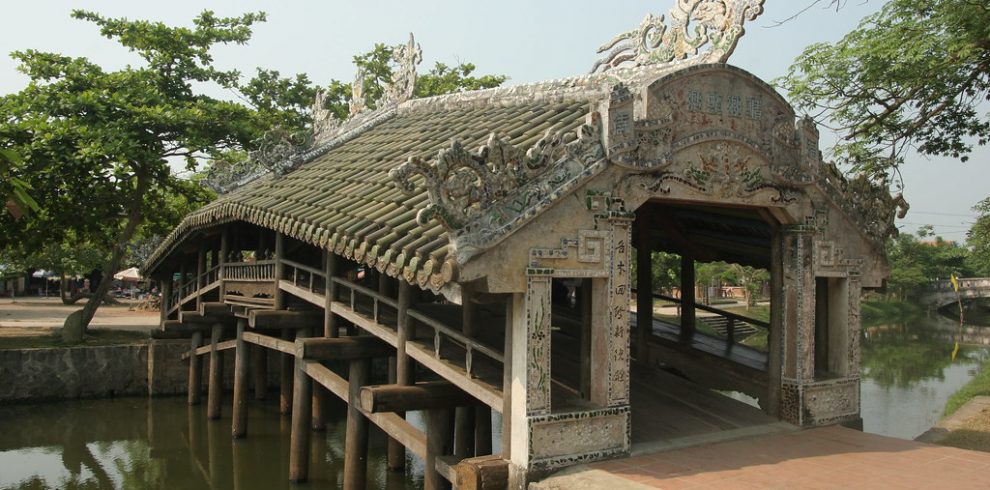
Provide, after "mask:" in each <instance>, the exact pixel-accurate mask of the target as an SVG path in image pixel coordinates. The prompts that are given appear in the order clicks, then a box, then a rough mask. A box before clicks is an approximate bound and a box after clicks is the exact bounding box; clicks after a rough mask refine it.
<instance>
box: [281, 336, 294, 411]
mask: <svg viewBox="0 0 990 490" xmlns="http://www.w3.org/2000/svg"><path fill="white" fill-rule="evenodd" d="M294 336H295V332H294V331H293V330H288V329H286V330H282V339H283V340H288V341H292V340H293V338H294ZM281 363H282V366H281V375H282V377H281V380H280V382H279V398H278V401H279V404H278V412H279V413H280V414H282V415H288V414H289V412H290V411H292V383H293V372H294V370H295V362H294V360H293V356H292V355H291V354H282V355H281Z"/></svg>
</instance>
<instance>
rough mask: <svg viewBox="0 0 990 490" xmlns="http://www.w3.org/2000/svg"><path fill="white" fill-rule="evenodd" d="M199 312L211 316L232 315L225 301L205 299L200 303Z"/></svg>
mask: <svg viewBox="0 0 990 490" xmlns="http://www.w3.org/2000/svg"><path fill="white" fill-rule="evenodd" d="M199 314H200V315H212V316H234V312H232V311H230V306H227V305H226V304H225V303H220V302H215V301H205V302H203V303H202V304H200V305H199Z"/></svg>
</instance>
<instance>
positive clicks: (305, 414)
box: [289, 334, 313, 482]
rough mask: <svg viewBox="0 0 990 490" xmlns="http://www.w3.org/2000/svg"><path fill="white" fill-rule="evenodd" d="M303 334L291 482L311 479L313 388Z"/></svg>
mask: <svg viewBox="0 0 990 490" xmlns="http://www.w3.org/2000/svg"><path fill="white" fill-rule="evenodd" d="M301 337H305V334H301V335H299V336H297V337H296V355H295V360H296V362H295V376H294V378H293V379H294V384H295V385H294V389H293V392H292V433H291V435H290V436H289V481H291V482H304V481H306V480H307V479H309V433H310V430H311V429H312V418H311V417H312V414H311V412H310V408H311V407H312V390H311V388H312V386H313V382H312V380H310V379H309V376H308V375H307V374H306V361H305V360H304V359H303V350H304V349H303V344H302V342H301V341H300V338H301Z"/></svg>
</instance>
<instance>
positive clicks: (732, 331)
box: [725, 317, 736, 348]
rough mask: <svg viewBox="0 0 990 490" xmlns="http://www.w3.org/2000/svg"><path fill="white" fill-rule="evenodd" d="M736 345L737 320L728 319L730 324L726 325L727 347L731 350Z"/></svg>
mask: <svg viewBox="0 0 990 490" xmlns="http://www.w3.org/2000/svg"><path fill="white" fill-rule="evenodd" d="M735 343H736V319H735V318H733V317H728V322H726V324H725V347H726V348H730V347H732V344H735Z"/></svg>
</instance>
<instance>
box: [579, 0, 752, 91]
mask: <svg viewBox="0 0 990 490" xmlns="http://www.w3.org/2000/svg"><path fill="white" fill-rule="evenodd" d="M675 1H676V3H675V4H674V6H673V7H671V9H670V12H669V13H668V15H669V16H670V25H668V24H667V21H666V18H665V17H664V15H662V14H661V15H659V16H654V15H653V14H647V15H646V17H645V18H644V19H643V22H641V23H640V24H639V27H638V28H636V29H633V30H631V31H629V32H625V33H622V34H619V35H618V36H616V37H614V38H612V40H611V41H609V42H607V43H605V44H603V45H602V46H601V47H600V48H598V54H604V56H602V58H601V59H599V60H598V61H597V62H595V65H594V67H593V68H592V69H591V73H596V72H598V73H604V72H607V71H610V70H613V69H616V68H619V67H620V66H622V67H637V66H647V65H674V64H684V65H698V64H705V63H725V62H726V61H728V59H729V56H730V55H731V54H732V51H733V50H735V48H736V43H737V42H738V41H739V38H740V37H742V35H743V34H744V33H745V29H744V28H743V23H744V22H745V21H747V20H749V21H752V20H755V19H756V17H758V16H759V15H760V14H762V13H763V1H764V0H675ZM706 44H707V45H710V46H709V49H708V50H705V51H701V50H700V49H701V48H702V47H704V46H705V45H706Z"/></svg>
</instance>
